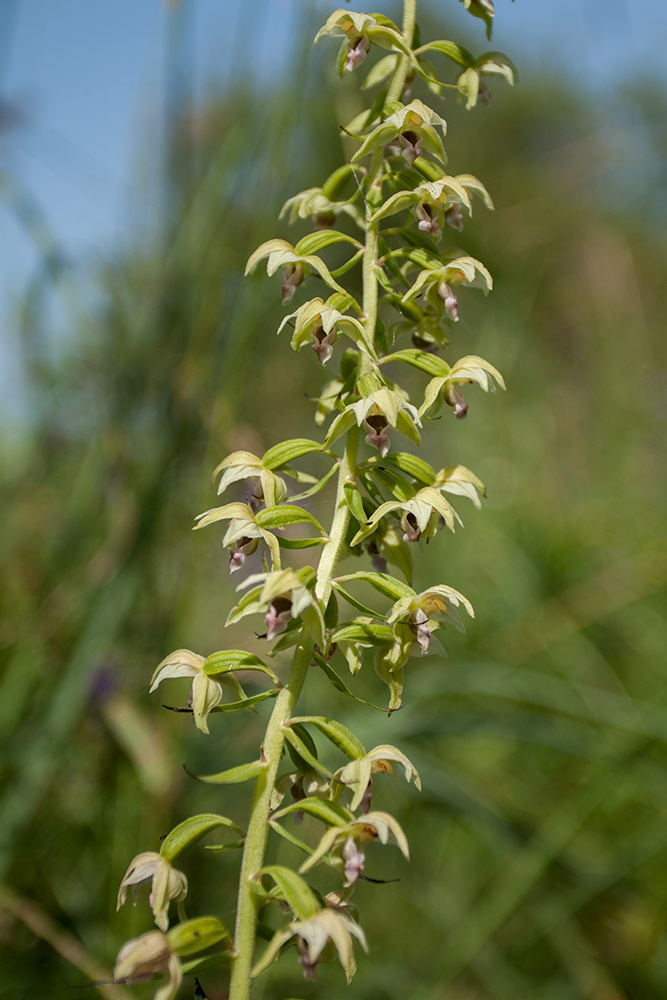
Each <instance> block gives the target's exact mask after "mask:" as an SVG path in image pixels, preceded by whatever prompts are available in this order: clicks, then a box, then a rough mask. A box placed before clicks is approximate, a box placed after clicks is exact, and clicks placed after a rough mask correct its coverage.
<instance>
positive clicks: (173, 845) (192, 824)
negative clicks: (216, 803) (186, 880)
mask: <svg viewBox="0 0 667 1000" xmlns="http://www.w3.org/2000/svg"><path fill="white" fill-rule="evenodd" d="M221 826H227V827H231V828H232V829H233V830H236V831H237V832H238V833H240V834H241V836H243V830H242V829H241V828H240V827H238V826H237V825H236V823H233V822H232V820H231V819H227V817H226V816H218V815H217V814H216V813H201V814H200V815H199V816H190V817H189V819H186V820H183V822H182V823H179V824H178V826H175V827H174V829H173V830H172V831H171V833H168V834H167V836H166V837H165V838H164V840H163V841H162V844H161V846H160V856H161V857H163V858H166V860H167V861H173V860H174V858H177V857H178V855H179V854H181V853H182V852H183V851H184V850H186V848H188V847H190V846H191V845H192V844H196V843H197V841H198V840H201V838H202V837H205V836H206V834H207V833H210V832H211V830H217V829H218V828H219V827H221Z"/></svg>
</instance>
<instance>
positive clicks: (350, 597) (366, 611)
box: [333, 580, 378, 618]
mask: <svg viewBox="0 0 667 1000" xmlns="http://www.w3.org/2000/svg"><path fill="white" fill-rule="evenodd" d="M333 586H334V590H335V591H336V592H337V593H339V594H340V596H341V597H344V598H345V600H346V601H347V603H348V604H351V605H352V607H353V608H356V609H357V611H361V613H362V615H368V616H370V617H371V618H377V617H378V613H377V611H375V610H374V608H369V607H368V606H367V605H366V604H363V603H362V602H361V601H359V600H357V598H356V597H355V596H354V594H350V593H349V591H347V590H346V589H345V587H342V586H341V585H340V583H338V582H337V581H336V580H334V583H333Z"/></svg>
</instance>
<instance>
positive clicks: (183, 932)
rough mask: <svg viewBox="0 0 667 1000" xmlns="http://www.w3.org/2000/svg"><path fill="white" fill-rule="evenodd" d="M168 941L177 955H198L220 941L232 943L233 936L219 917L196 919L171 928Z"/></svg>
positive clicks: (168, 932)
mask: <svg viewBox="0 0 667 1000" xmlns="http://www.w3.org/2000/svg"><path fill="white" fill-rule="evenodd" d="M167 940H168V941H169V944H170V945H171V948H172V950H173V951H175V952H176V954H177V955H196V954H197V952H198V951H204V950H205V949H206V948H212V947H213V945H214V944H219V943H220V941H229V942H231V940H232V936H231V934H230V933H229V931H228V930H227V928H226V927H225V925H224V924H223V922H222V921H221V920H218V918H217V917H195V918H194V920H184V921H183V923H181V924H176V926H175V927H172V928H170V930H168V931H167Z"/></svg>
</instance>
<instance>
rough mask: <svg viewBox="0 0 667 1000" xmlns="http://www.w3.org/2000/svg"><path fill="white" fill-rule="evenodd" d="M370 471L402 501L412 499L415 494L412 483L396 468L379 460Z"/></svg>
mask: <svg viewBox="0 0 667 1000" xmlns="http://www.w3.org/2000/svg"><path fill="white" fill-rule="evenodd" d="M385 458H386V456H385ZM370 472H371V475H373V476H375V478H376V479H377V480H378V481H379V482H380V483H382V485H383V486H385V487H386V488H387V489H388V490H389V491H390V493H391V494H392V496H394V497H396V499H397V500H398V501H399V502H400V503H405V502H406V500H411V499H412V497H413V496H414V495H415V490H414V487H413V486H412V485H411V483H409V482H408V481H407V479H405V478H404V476H401V475H400V474H399V473H398V472H396V471H395V470H394V469H387V468H386V467H383V465H382V464H381V463H380V462H377V464H376V465H374V466H372V467H371V469H370Z"/></svg>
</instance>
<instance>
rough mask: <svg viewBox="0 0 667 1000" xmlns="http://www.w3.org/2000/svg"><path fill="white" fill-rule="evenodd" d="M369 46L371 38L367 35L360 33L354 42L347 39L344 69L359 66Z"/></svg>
mask: <svg viewBox="0 0 667 1000" xmlns="http://www.w3.org/2000/svg"><path fill="white" fill-rule="evenodd" d="M370 47H371V40H370V38H369V37H368V35H361V37H360V38H358V39H357V41H356V42H352V41H349V42H348V43H347V61H346V63H345V69H347V70H350V71H351V70H353V69H356V68H357V66H361V64H362V62H364V61H365V59H366V56H367V55H368V52H369V50H370Z"/></svg>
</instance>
